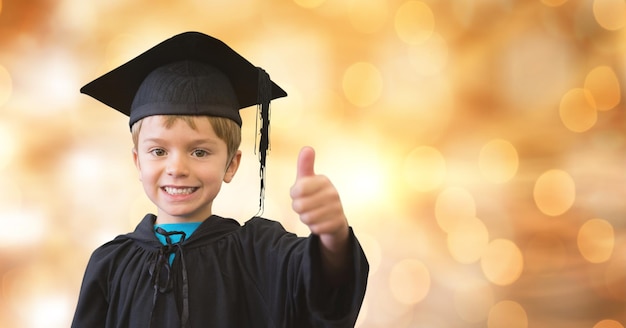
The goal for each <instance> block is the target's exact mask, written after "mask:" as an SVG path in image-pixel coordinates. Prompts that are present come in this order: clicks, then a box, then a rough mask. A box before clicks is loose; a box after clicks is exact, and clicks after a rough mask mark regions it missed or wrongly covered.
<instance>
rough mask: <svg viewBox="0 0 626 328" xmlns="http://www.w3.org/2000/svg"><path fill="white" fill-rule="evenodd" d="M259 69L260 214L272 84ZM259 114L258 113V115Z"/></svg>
mask: <svg viewBox="0 0 626 328" xmlns="http://www.w3.org/2000/svg"><path fill="white" fill-rule="evenodd" d="M258 69H259V90H258V105H257V116H259V117H258V120H260V122H261V129H260V131H259V134H260V141H259V162H260V164H261V168H260V171H259V175H260V178H261V190H260V194H259V213H258V214H257V215H261V214H262V213H263V210H264V208H265V161H266V158H267V151H268V150H269V147H270V139H269V137H270V136H269V135H270V131H269V130H270V101H271V99H272V98H271V97H272V84H271V80H270V76H269V75H268V74H267V73H266V72H265V71H264V70H263V69H262V68H258ZM259 114H260V115H259Z"/></svg>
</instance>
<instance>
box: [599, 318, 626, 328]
mask: <svg viewBox="0 0 626 328" xmlns="http://www.w3.org/2000/svg"><path fill="white" fill-rule="evenodd" d="M593 328H624V326H622V324H621V323H619V322H617V321H615V320H611V319H605V320H602V321H599V322H598V323H596V324H595V325H593Z"/></svg>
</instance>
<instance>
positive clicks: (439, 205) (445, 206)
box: [435, 187, 476, 232]
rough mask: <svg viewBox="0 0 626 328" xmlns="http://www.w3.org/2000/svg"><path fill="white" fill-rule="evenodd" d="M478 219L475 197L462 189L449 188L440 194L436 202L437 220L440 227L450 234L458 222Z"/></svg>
mask: <svg viewBox="0 0 626 328" xmlns="http://www.w3.org/2000/svg"><path fill="white" fill-rule="evenodd" d="M474 217H476V204H475V202H474V197H472V195H471V194H470V193H469V192H468V191H467V190H465V189H463V188H460V187H449V188H446V189H445V190H443V191H442V192H440V193H439V195H438V196H437V200H436V202H435V218H436V219H437V224H438V225H439V227H440V228H441V229H442V230H443V231H445V232H450V231H451V230H452V229H453V228H454V227H455V226H456V225H457V223H458V222H460V221H462V220H466V219H472V218H474Z"/></svg>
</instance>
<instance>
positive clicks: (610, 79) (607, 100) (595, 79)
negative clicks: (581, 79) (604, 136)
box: [585, 66, 621, 111]
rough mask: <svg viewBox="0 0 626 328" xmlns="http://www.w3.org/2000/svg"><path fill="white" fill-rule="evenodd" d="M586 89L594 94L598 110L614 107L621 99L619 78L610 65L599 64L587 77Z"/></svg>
mask: <svg viewBox="0 0 626 328" xmlns="http://www.w3.org/2000/svg"><path fill="white" fill-rule="evenodd" d="M585 90H587V91H589V92H590V93H591V95H592V96H593V100H594V103H595V105H596V108H597V110H601V111H605V110H609V109H612V108H614V107H615V106H617V105H618V104H619V102H620V100H621V92H620V84H619V80H618V79H617V76H616V75H615V72H614V71H613V69H612V68H611V67H609V66H598V67H596V68H594V69H593V70H591V72H589V74H587V77H586V78H585Z"/></svg>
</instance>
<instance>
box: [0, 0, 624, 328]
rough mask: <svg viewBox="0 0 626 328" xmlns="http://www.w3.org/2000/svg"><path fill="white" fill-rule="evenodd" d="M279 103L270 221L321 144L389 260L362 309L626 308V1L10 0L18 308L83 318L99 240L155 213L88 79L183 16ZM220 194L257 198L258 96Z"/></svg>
mask: <svg viewBox="0 0 626 328" xmlns="http://www.w3.org/2000/svg"><path fill="white" fill-rule="evenodd" d="M188 30H198V31H202V32H205V33H207V34H210V35H213V36H215V37H217V38H220V39H222V40H224V41H226V42H227V43H228V44H229V45H231V46H232V47H233V48H234V49H236V50H237V51H239V52H240V53H242V54H243V55H244V56H245V57H247V58H248V59H249V60H250V61H252V62H253V63H254V64H256V65H259V66H262V67H263V68H264V69H266V70H267V71H268V72H269V73H270V75H271V77H272V79H274V80H275V81H277V83H278V84H280V85H281V86H282V87H283V88H284V89H285V90H287V92H288V93H289V97H287V98H284V99H279V100H276V101H274V102H273V103H272V131H271V145H272V149H271V153H270V157H269V160H268V173H267V174H268V177H267V195H266V202H267V204H266V208H265V212H264V216H266V217H268V218H272V219H275V220H278V221H280V222H282V223H283V225H284V226H285V227H286V228H287V229H288V230H291V231H294V232H296V233H298V234H299V235H306V234H307V229H306V227H305V226H303V225H302V224H301V223H300V222H299V220H298V218H297V216H296V215H294V213H292V212H291V207H290V199H289V196H288V190H289V187H290V185H291V184H292V183H293V181H294V178H295V166H296V165H295V164H296V157H297V153H298V151H299V149H300V147H302V146H304V145H311V146H313V147H315V148H316V150H317V162H316V170H317V172H319V173H323V174H326V175H327V176H329V177H330V178H331V179H332V181H333V182H334V183H335V185H336V187H337V188H338V189H339V191H340V193H341V196H342V199H343V202H344V206H345V210H346V212H347V214H348V216H349V220H350V223H351V225H352V226H353V227H354V229H355V231H356V233H357V235H358V237H359V238H360V240H361V242H362V244H363V247H364V249H365V251H366V253H367V255H368V257H369V260H370V264H371V272H370V278H369V289H368V291H367V295H366V299H365V302H364V305H363V308H362V311H361V314H360V317H359V321H358V323H357V326H358V327H361V328H366V327H367V328H374V327H385V328H388V327H398V328H401V327H431V328H454V327H488V328H495V327H507V328H509V327H522V328H524V327H574V328H576V327H581V328H583V327H589V328H591V327H594V328H623V327H624V326H625V325H626V221H625V218H624V216H625V214H626V201H625V200H624V196H626V172H625V170H624V169H625V168H626V117H625V109H626V108H625V105H624V100H623V99H622V98H623V95H624V94H625V93H626V89H625V85H626V1H624V0H541V1H540V0H463V1H435V0H423V1H416V0H389V1H385V0H292V1H277V0H275V1H267V0H265V1H261V0H219V1H214V0H184V1H162V0H150V1H148V0H141V1H139V0H138V1H124V0H92V1H83V0H0V181H1V187H0V282H1V285H0V326H1V327H68V326H69V324H70V322H71V318H72V315H73V310H74V307H75V304H76V299H77V295H78V291H79V287H80V283H81V279H82V274H83V270H84V268H85V265H86V263H87V260H88V258H89V255H90V254H91V252H92V251H93V250H94V249H95V248H96V247H97V246H99V245H100V244H102V243H104V242H106V241H108V240H110V239H112V238H113V237H115V236H116V235H117V234H121V233H125V232H127V231H130V230H132V229H133V228H134V226H135V225H136V224H137V223H138V222H139V220H140V219H141V218H142V217H143V215H144V214H145V213H146V212H149V211H154V209H153V207H152V206H151V204H150V203H149V202H148V200H147V198H146V197H145V196H144V194H143V191H142V189H141V185H140V183H139V181H138V175H137V172H136V171H135V168H134V166H133V164H132V161H131V147H132V142H131V139H130V133H129V129H128V126H127V124H128V121H127V118H126V117H123V116H122V115H120V114H118V113H117V112H115V111H114V110H111V109H109V108H107V107H105V106H104V105H102V104H100V103H98V102H97V101H95V100H93V99H91V98H89V97H87V96H84V95H81V94H79V92H78V89H79V88H80V87H81V86H82V85H83V84H85V83H87V82H89V81H91V80H92V79H94V78H95V77H97V76H99V75H100V74H102V73H104V72H106V71H108V70H110V69H112V68H114V67H116V66H118V65H120V64H122V63H124V62H125V61H127V60H129V59H131V58H133V57H134V56H136V55H138V54H139V53H141V52H143V51H144V50H146V49H148V48H149V47H151V46H153V45H155V44H156V43H158V42H160V41H162V40H164V39H165V38H167V37H170V36H172V35H174V34H177V33H179V32H183V31H188ZM242 114H243V119H244V130H243V144H242V151H243V153H244V162H243V166H242V168H241V169H240V171H239V173H238V176H237V177H236V179H235V181H234V182H232V183H231V184H229V185H225V186H224V187H223V191H222V194H221V195H220V196H219V198H218V201H217V204H216V208H215V212H216V213H218V214H220V215H222V216H227V217H234V218H236V219H237V220H239V221H240V222H241V223H243V222H245V221H246V220H247V219H248V218H250V217H251V216H253V215H254V214H255V213H256V212H257V206H258V192H259V190H258V188H259V187H258V161H257V158H256V155H255V153H254V149H255V136H256V131H255V125H256V124H255V120H256V110H255V108H250V109H246V110H244V111H243V112H242Z"/></svg>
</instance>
